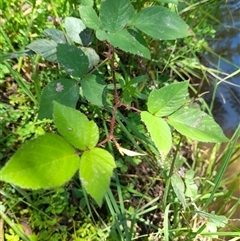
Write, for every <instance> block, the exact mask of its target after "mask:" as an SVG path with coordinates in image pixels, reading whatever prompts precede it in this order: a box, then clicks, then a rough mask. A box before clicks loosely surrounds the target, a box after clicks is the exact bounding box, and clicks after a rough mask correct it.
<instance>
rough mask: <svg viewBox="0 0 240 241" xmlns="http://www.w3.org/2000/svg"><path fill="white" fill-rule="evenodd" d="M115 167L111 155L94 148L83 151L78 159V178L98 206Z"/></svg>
mask: <svg viewBox="0 0 240 241" xmlns="http://www.w3.org/2000/svg"><path fill="white" fill-rule="evenodd" d="M115 167H116V165H115V162H114V159H113V157H112V155H111V154H110V153H109V152H107V151H105V150H103V149H101V148H94V149H91V150H88V151H84V153H83V155H82V156H81V160H80V179H81V182H82V185H83V187H84V188H85V189H86V191H87V192H88V193H89V194H90V195H91V196H92V197H93V198H94V200H95V201H96V202H97V204H98V205H99V206H101V204H102V199H103V197H104V195H105V193H106V192H107V189H108V188H109V185H110V177H111V175H112V171H113V169H114V168H115Z"/></svg>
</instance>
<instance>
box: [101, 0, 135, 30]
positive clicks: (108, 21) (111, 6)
mask: <svg viewBox="0 0 240 241" xmlns="http://www.w3.org/2000/svg"><path fill="white" fill-rule="evenodd" d="M133 15H134V8H133V6H132V4H131V2H130V0H118V1H112V0H105V1H101V5H100V19H101V22H102V27H103V29H104V30H106V31H108V32H110V33H114V32H117V31H119V30H122V29H123V28H124V27H125V26H126V25H127V24H128V22H129V20H130V19H131V18H132V17H133Z"/></svg>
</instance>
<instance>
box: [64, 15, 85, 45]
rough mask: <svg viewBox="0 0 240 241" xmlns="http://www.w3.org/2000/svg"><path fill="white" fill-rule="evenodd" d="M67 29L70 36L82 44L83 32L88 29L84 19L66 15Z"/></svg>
mask: <svg viewBox="0 0 240 241" xmlns="http://www.w3.org/2000/svg"><path fill="white" fill-rule="evenodd" d="M65 29H66V32H67V35H68V37H69V38H70V39H71V40H72V41H74V42H75V43H78V44H82V40H81V38H80V34H81V32H83V31H84V29H86V26H85V25H84V23H83V21H82V20H81V19H79V18H74V17H66V19H65Z"/></svg>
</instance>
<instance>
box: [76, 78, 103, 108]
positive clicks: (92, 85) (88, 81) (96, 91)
mask: <svg viewBox="0 0 240 241" xmlns="http://www.w3.org/2000/svg"><path fill="white" fill-rule="evenodd" d="M81 86H82V91H83V95H84V97H85V98H86V99H87V100H88V101H89V102H91V103H92V104H94V105H98V106H103V105H104V101H105V98H106V83H105V82H104V81H103V80H102V79H101V78H100V77H98V76H96V75H88V76H87V77H85V78H83V79H82V80H81Z"/></svg>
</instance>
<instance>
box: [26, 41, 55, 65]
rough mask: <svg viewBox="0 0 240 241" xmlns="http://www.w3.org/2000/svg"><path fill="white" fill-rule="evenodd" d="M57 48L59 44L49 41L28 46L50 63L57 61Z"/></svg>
mask: <svg viewBox="0 0 240 241" xmlns="http://www.w3.org/2000/svg"><path fill="white" fill-rule="evenodd" d="M56 47H57V43H56V42H55V41H53V40H47V39H39V40H36V41H33V42H32V43H30V44H29V45H27V48H29V49H31V50H32V51H34V52H35V53H37V54H40V55H41V56H42V57H43V58H44V59H46V60H48V61H50V62H56V61H57V56H56Z"/></svg>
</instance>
